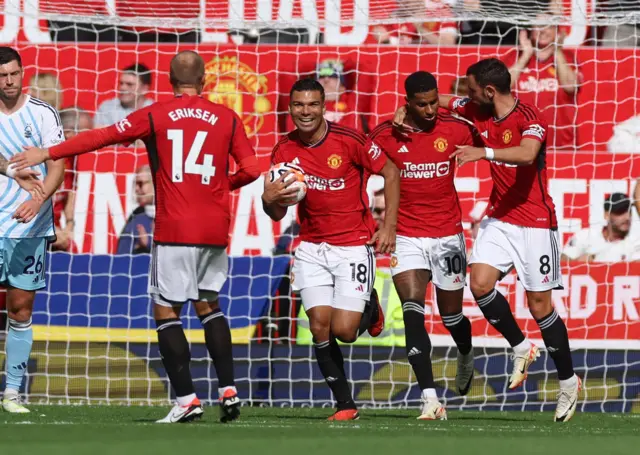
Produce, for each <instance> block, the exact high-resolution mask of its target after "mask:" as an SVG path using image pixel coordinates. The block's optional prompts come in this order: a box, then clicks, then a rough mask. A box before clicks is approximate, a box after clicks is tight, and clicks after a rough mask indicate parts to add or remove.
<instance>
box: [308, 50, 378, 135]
mask: <svg viewBox="0 0 640 455" xmlns="http://www.w3.org/2000/svg"><path fill="white" fill-rule="evenodd" d="M316 78H317V79H318V82H320V85H322V88H324V94H325V106H326V111H325V114H324V118H325V119H327V120H329V121H330V122H334V123H339V124H340V125H344V126H348V127H350V128H354V129H356V130H358V131H363V132H364V133H367V132H368V131H369V123H368V120H367V118H366V117H365V116H364V115H361V114H359V113H358V112H357V106H356V100H355V96H354V93H353V92H352V91H350V90H347V84H346V80H345V74H344V65H343V64H342V62H340V61H338V60H324V61H323V62H321V63H320V64H319V65H318V67H317V68H316Z"/></svg>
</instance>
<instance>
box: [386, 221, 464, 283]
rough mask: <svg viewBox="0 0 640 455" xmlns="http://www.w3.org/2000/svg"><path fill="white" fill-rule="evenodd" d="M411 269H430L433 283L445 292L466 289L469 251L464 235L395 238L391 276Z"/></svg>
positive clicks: (399, 236)
mask: <svg viewBox="0 0 640 455" xmlns="http://www.w3.org/2000/svg"><path fill="white" fill-rule="evenodd" d="M408 270H429V271H431V281H433V284H434V285H435V286H436V287H437V288H438V289H442V290H445V291H457V290H459V289H462V288H464V285H465V282H466V276H467V252H466V245H465V241H464V235H463V234H462V233H460V234H456V235H450V236H447V237H440V238H431V237H406V236H403V235H398V236H397V237H396V251H395V253H393V255H392V257H391V275H393V276H395V275H397V274H399V273H402V272H406V271H408Z"/></svg>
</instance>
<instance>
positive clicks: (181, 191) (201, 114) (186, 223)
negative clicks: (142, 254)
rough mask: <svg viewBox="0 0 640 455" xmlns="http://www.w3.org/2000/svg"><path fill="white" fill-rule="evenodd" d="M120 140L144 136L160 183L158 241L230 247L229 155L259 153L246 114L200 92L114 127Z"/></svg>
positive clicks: (157, 191) (157, 185)
mask: <svg viewBox="0 0 640 455" xmlns="http://www.w3.org/2000/svg"><path fill="white" fill-rule="evenodd" d="M109 128H114V129H115V130H117V133H118V134H119V137H120V141H119V142H133V141H135V140H136V139H142V140H143V141H144V143H145V145H146V147H147V152H148V154H149V164H150V166H151V170H152V174H153V183H154V186H155V204H156V219H155V227H154V233H153V241H154V242H156V243H158V244H174V245H206V246H219V247H226V246H227V244H228V242H229V238H228V237H229V221H230V213H229V175H228V168H229V155H231V156H232V157H233V159H234V160H235V161H236V162H240V161H241V160H242V159H244V158H247V157H250V156H251V155H253V154H254V151H253V148H252V147H251V144H250V143H249V139H248V138H247V135H246V133H245V131H244V125H243V124H242V121H241V120H240V117H238V115H237V114H236V113H235V112H234V111H232V110H231V109H229V108H227V107H225V106H223V105H221V104H216V103H212V102H211V101H209V100H206V99H205V98H202V97H200V96H187V95H182V96H177V97H175V98H172V99H169V100H167V101H161V102H158V103H155V104H152V105H151V106H149V107H146V108H143V109H140V110H138V111H136V112H134V113H133V114H131V115H129V116H128V117H127V118H125V119H124V120H121V121H120V122H118V123H116V124H115V125H113V126H111V127H109Z"/></svg>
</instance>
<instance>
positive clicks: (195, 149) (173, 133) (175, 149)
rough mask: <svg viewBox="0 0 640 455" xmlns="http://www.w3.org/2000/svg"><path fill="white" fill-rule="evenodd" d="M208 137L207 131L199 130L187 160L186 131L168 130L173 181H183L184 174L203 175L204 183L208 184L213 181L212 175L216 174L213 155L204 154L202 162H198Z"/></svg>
mask: <svg viewBox="0 0 640 455" xmlns="http://www.w3.org/2000/svg"><path fill="white" fill-rule="evenodd" d="M206 138H207V132H206V131H198V133H197V134H196V138H195V139H194V141H193V144H191V148H190V149H189V153H188V154H187V159H186V160H185V159H184V132H183V131H182V130H167V139H169V140H170V141H171V180H172V181H173V183H181V182H182V181H183V174H196V175H201V176H202V184H203V185H208V184H209V183H210V182H211V177H213V176H214V175H216V167H215V166H214V165H213V155H204V156H203V157H202V161H203V162H202V164H198V163H197V161H198V158H199V157H200V152H201V151H202V146H203V145H204V141H205V139H206ZM183 163H184V166H183Z"/></svg>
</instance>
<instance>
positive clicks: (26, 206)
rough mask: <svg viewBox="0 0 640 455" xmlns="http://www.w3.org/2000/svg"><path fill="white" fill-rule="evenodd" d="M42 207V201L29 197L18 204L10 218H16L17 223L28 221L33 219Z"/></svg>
mask: <svg viewBox="0 0 640 455" xmlns="http://www.w3.org/2000/svg"><path fill="white" fill-rule="evenodd" d="M40 207H42V202H41V201H39V200H37V199H29V200H28V201H24V202H23V203H22V204H20V207H18V209H17V210H16V211H15V213H14V214H13V216H12V218H15V219H16V220H18V222H19V223H28V222H29V221H31V220H33V219H34V218H35V217H36V215H37V214H38V212H39V211H40Z"/></svg>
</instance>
